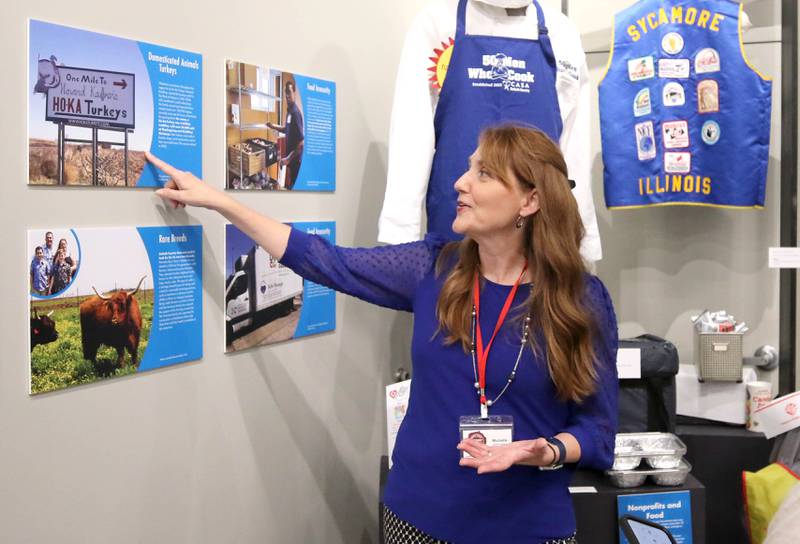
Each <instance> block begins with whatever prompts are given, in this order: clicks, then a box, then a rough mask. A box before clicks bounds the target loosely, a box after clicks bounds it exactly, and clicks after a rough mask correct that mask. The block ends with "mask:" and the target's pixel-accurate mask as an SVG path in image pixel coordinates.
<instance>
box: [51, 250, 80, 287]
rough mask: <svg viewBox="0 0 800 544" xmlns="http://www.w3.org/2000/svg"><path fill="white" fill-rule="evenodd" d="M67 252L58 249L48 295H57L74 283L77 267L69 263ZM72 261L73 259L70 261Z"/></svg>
mask: <svg viewBox="0 0 800 544" xmlns="http://www.w3.org/2000/svg"><path fill="white" fill-rule="evenodd" d="M67 259H68V257H67V250H66V249H64V248H58V249H57V250H56V256H55V257H54V258H53V267H52V269H51V270H50V289H49V292H48V294H50V295H55V294H57V293H60V292H61V291H63V290H64V289H66V288H67V285H69V282H70V281H72V275H73V274H74V273H75V269H76V268H77V265H75V264H70V263H69V262H67ZM70 260H71V259H70Z"/></svg>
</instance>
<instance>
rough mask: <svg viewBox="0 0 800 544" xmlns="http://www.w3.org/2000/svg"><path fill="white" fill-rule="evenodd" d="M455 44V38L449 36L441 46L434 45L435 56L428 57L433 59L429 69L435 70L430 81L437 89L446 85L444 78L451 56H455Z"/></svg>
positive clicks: (430, 70)
mask: <svg viewBox="0 0 800 544" xmlns="http://www.w3.org/2000/svg"><path fill="white" fill-rule="evenodd" d="M453 45H455V42H454V41H453V38H449V40H448V41H447V42H442V46H441V48H439V47H434V49H433V53H434V56H433V57H428V58H430V59H431V60H432V61H433V66H431V67H430V68H428V71H429V72H433V73H432V74H431V77H430V81H431V85H432V86H433V87H434V88H436V89H441V88H442V87H443V86H444V78H445V77H446V76H447V68H448V67H449V66H450V58H451V57H452V56H453Z"/></svg>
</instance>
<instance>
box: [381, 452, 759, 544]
mask: <svg viewBox="0 0 800 544" xmlns="http://www.w3.org/2000/svg"><path fill="white" fill-rule="evenodd" d="M380 471H381V472H380V495H379V496H380V497H383V488H384V486H385V485H386V477H387V475H388V474H389V458H388V457H387V456H386V455H383V456H381V468H380ZM571 485H572V486H573V487H574V486H591V487H594V488H595V489H596V490H597V493H573V495H572V503H573V505H574V507H575V517H576V520H577V525H578V542H580V543H581V544H616V543H617V541H618V540H617V535H618V534H619V532H618V531H619V530H618V526H617V495H622V494H631V493H662V492H669V491H685V490H689V492H690V493H691V497H692V529H693V532H692V537H693V542H694V544H704V543H705V542H706V532H705V526H706V513H705V511H706V494H705V488H704V487H703V484H701V483H700V482H699V481H697V479H696V478H694V477H693V476H692V475H691V474H689V477H688V478H687V479H686V482H685V483H684V485H682V486H680V487H663V486H658V485H644V486H641V487H636V488H633V489H619V488H616V487H614V486H612V485H611V482H610V481H609V479H608V478H606V477H605V475H603V474H602V473H600V472H589V471H577V472H576V473H575V476H574V477H573V479H572V484H571ZM378 542H379V543H381V544H383V542H384V537H383V501H381V502H379V503H378ZM708 542H713V543H717V542H725V541H721V540H720V541H717V540H709V541H708ZM728 542H739V541H733V540H731V541H728ZM742 542H744V541H742Z"/></svg>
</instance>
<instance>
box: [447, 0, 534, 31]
mask: <svg viewBox="0 0 800 544" xmlns="http://www.w3.org/2000/svg"><path fill="white" fill-rule="evenodd" d="M469 1H470V0H458V12H457V14H456V38H460V37H462V36H464V35H465V34H466V33H467V32H466V26H467V24H466V21H467V3H468V2H469ZM532 4H533V6H534V7H535V8H536V23H537V25H538V26H539V39H542V37H543V36H547V24H546V23H545V20H544V12H543V11H542V6H540V5H539V2H538V1H537V0H533V2H532Z"/></svg>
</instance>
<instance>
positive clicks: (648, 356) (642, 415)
mask: <svg viewBox="0 0 800 544" xmlns="http://www.w3.org/2000/svg"><path fill="white" fill-rule="evenodd" d="M619 347H620V348H634V349H639V350H640V351H641V355H642V377H641V378H640V379H638V380H620V381H619V432H621V433H636V432H645V431H658V432H670V433H672V432H675V375H676V374H677V373H678V350H677V349H676V348H675V345H674V344H673V343H672V342H670V341H668V340H664V339H663V338H659V337H658V336H655V335H652V334H643V335H641V336H637V337H636V338H626V339H621V340H620V341H619Z"/></svg>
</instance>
